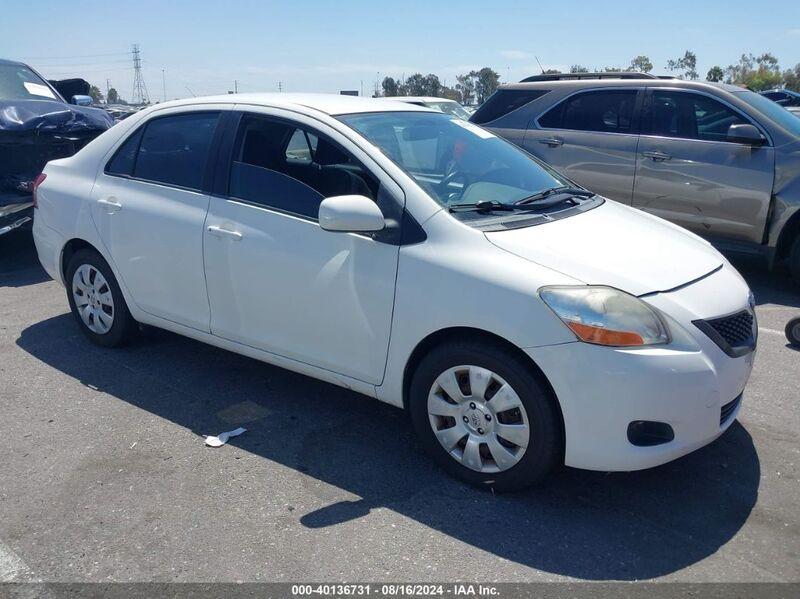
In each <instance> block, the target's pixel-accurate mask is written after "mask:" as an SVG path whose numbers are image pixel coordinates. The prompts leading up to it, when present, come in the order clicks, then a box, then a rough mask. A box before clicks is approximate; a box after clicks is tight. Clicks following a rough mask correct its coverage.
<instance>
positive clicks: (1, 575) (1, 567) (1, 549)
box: [0, 541, 30, 582]
mask: <svg viewBox="0 0 800 599" xmlns="http://www.w3.org/2000/svg"><path fill="white" fill-rule="evenodd" d="M29 575H30V570H29V569H28V566H26V565H25V562H23V561H22V560H21V559H20V557H19V556H18V555H17V554H16V553H14V552H13V551H11V549H9V548H8V547H7V546H6V545H4V544H3V542H2V541H0V582H13V581H15V580H17V579H18V578H20V577H22V576H24V577H25V578H28V576H29Z"/></svg>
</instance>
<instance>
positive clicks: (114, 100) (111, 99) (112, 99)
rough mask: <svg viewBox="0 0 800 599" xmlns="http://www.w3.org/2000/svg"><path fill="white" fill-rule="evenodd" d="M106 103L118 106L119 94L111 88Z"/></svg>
mask: <svg viewBox="0 0 800 599" xmlns="http://www.w3.org/2000/svg"><path fill="white" fill-rule="evenodd" d="M107 101H108V103H109V104H119V102H120V100H119V94H118V93H117V90H116V89H114V88H113V87H112V88H111V89H110V90H108V98H107Z"/></svg>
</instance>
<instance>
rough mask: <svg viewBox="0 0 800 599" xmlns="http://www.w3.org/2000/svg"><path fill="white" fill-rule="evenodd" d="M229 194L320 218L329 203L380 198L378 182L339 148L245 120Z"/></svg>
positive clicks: (291, 128)
mask: <svg viewBox="0 0 800 599" xmlns="http://www.w3.org/2000/svg"><path fill="white" fill-rule="evenodd" d="M228 195H230V196H231V197H233V198H239V199H242V200H246V201H248V202H252V203H254V204H260V205H262V206H267V207H270V208H276V209H278V210H281V211H284V212H290V213H293V214H297V215H300V216H305V217H308V218H313V219H316V218H317V216H318V214H319V205H320V203H321V202H322V200H323V199H325V198H329V197H333V196H340V195H363V196H367V197H369V198H372V199H373V200H374V199H376V198H377V197H378V182H377V180H376V179H375V178H374V177H373V176H372V175H371V174H369V173H368V172H367V170H366V169H365V168H364V167H363V166H362V165H361V164H360V163H359V162H358V161H357V160H356V159H355V157H353V156H352V155H350V154H349V153H348V152H346V151H345V150H344V149H342V148H341V147H340V146H339V145H338V144H335V143H333V142H332V141H330V140H328V139H327V138H325V137H321V136H319V135H316V134H315V133H313V132H311V131H309V130H306V129H304V128H301V127H297V126H295V125H292V124H290V123H287V122H285V121H280V120H272V119H269V118H264V117H256V116H245V117H244V118H243V119H242V121H241V124H240V125H239V132H238V133H237V136H236V144H235V146H234V151H233V162H232V164H231V170H230V179H229V183H228Z"/></svg>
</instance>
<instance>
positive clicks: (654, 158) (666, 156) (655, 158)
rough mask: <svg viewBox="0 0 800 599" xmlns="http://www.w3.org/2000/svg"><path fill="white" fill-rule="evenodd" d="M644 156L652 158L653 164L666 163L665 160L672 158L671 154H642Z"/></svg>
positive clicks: (656, 152)
mask: <svg viewBox="0 0 800 599" xmlns="http://www.w3.org/2000/svg"><path fill="white" fill-rule="evenodd" d="M642 156H644V157H645V158H650V159H651V160H652V161H653V162H664V161H665V160H669V159H670V158H672V156H670V155H669V154H665V153H664V152H658V151H655V152H642Z"/></svg>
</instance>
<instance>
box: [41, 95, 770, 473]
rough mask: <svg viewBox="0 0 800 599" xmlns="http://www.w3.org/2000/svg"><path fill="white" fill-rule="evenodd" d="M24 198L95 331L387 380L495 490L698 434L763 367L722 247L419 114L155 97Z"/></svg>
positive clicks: (362, 103) (307, 98)
mask: <svg viewBox="0 0 800 599" xmlns="http://www.w3.org/2000/svg"><path fill="white" fill-rule="evenodd" d="M35 199H36V210H35V211H34V212H35V219H34V236H35V240H36V246H37V249H38V254H39V259H40V260H41V262H42V264H43V265H44V267H45V269H46V270H47V272H48V273H49V274H50V275H51V276H52V277H53V278H54V279H56V280H58V281H61V282H62V283H63V284H64V285H65V287H66V290H67V298H68V300H69V305H70V307H71V309H72V311H73V313H74V315H75V320H76V322H77V325H78V326H79V327H80V328H81V330H82V331H83V332H84V333H85V334H86V336H87V337H88V338H89V339H90V340H91V341H93V342H95V343H97V344H100V345H103V346H107V347H113V346H118V345H120V344H122V343H124V342H126V341H128V340H129V339H131V337H132V336H134V334H135V333H136V331H137V330H138V327H137V323H143V324H147V325H151V326H155V327H161V328H164V329H168V330H170V331H174V332H177V333H179V334H182V335H186V336H188V337H191V338H194V339H198V340H200V341H203V342H206V343H210V344H213V345H216V346H219V347H222V348H225V349H228V350H231V351H234V352H238V353H241V354H245V355H248V356H251V357H254V358H257V359H259V360H263V361H265V362H269V363H272V364H276V365H279V366H282V367H285V368H288V369H291V370H294V371H297V372H300V373H303V374H306V375H309V376H312V377H316V378H319V379H322V380H325V381H328V382H330V383H333V384H336V385H341V386H344V387H347V388H350V389H353V390H355V391H358V392H360V393H363V394H365V395H369V396H372V397H376V398H378V399H380V400H382V401H385V402H388V403H391V404H394V405H396V406H398V407H403V408H406V409H407V410H408V411H409V412H410V415H411V420H412V422H413V426H414V428H415V429H416V431H417V433H418V434H419V437H420V439H421V443H422V445H423V446H424V447H425V448H426V449H427V450H428V451H429V452H430V454H431V455H432V456H433V458H434V459H436V460H437V461H438V462H439V463H440V464H441V465H442V466H443V467H444V468H445V469H446V470H447V471H449V472H450V473H452V474H454V475H455V476H458V477H460V478H462V479H464V480H467V481H469V482H472V483H476V484H483V485H491V486H493V487H495V488H497V489H512V488H518V487H521V486H524V485H527V484H530V483H532V482H534V481H537V480H539V479H541V478H542V477H543V476H544V475H545V474H546V473H547V472H548V471H550V470H551V469H552V468H553V467H554V466H556V465H558V464H561V463H566V464H568V465H570V466H576V467H579V468H587V469H594V470H635V469H641V468H647V467H651V466H655V465H658V464H662V463H664V462H667V461H669V460H672V459H674V458H677V457H679V456H681V455H684V454H686V453H688V452H690V451H693V450H695V449H697V448H698V447H701V446H703V445H705V444H707V443H709V442H711V441H713V440H714V439H716V438H717V437H718V436H719V435H721V434H722V433H723V432H724V431H725V430H726V429H727V428H728V427H729V426H730V425H731V423H732V422H733V421H734V419H735V418H736V415H737V413H738V411H739V409H740V405H741V401H742V397H743V391H744V387H745V384H746V383H747V380H748V377H749V375H750V371H751V367H752V364H753V355H754V351H755V341H756V331H757V326H756V322H755V316H754V311H753V299H752V294H751V293H750V291H749V289H748V287H747V285H746V284H745V282H744V281H743V279H742V278H741V277H740V276H739V274H738V273H737V272H736V270H734V269H733V268H732V267H731V265H730V264H729V263H728V262H727V261H726V260H725V259H724V258H723V257H722V256H721V255H720V254H719V253H718V252H717V251H715V250H714V249H713V248H712V247H711V246H710V245H709V244H708V243H706V242H705V241H702V240H701V239H699V238H698V237H696V236H694V235H693V234H691V233H688V232H687V231H685V230H683V229H680V228H678V227H677V226H674V225H671V224H669V223H667V222H665V221H663V220H660V219H658V218H656V217H653V216H650V215H647V214H645V213H642V212H639V211H636V210H634V209H632V208H629V207H627V206H624V205H621V204H618V203H616V202H612V201H609V200H607V199H604V198H602V197H600V196H597V195H595V194H593V193H592V192H590V191H587V190H585V189H582V188H580V187H577V186H575V185H574V184H573V183H571V182H570V181H568V180H567V179H565V178H564V177H562V176H561V175H559V174H557V173H556V172H555V171H553V170H552V169H550V168H549V167H547V166H545V165H543V164H541V163H539V162H537V161H536V160H535V159H533V158H531V157H530V156H529V155H528V154H526V153H524V152H522V151H521V150H519V149H518V148H516V147H515V146H513V145H511V144H509V143H507V142H506V141H504V140H502V139H500V138H498V137H495V136H494V135H493V134H491V133H489V132H487V131H485V130H483V129H481V128H479V127H477V126H475V125H472V124H470V123H467V122H464V121H462V120H460V119H457V118H455V117H453V116H450V115H446V114H443V113H441V112H436V111H433V110H430V109H426V108H421V107H416V106H411V105H408V104H400V103H394V102H390V101H386V100H370V99H363V98H351V97H345V96H331V95H290V94H278V95H236V96H223V97H216V98H194V99H190V100H183V101H177V102H168V103H164V104H159V105H157V106H154V107H151V108H149V109H147V110H144V111H142V112H140V113H137V114H135V115H133V116H131V117H130V118H128V119H126V120H125V121H123V122H122V123H120V124H119V125H117V126H115V127H114V128H113V129H111V130H110V131H108V132H107V133H104V134H103V135H101V136H100V137H99V138H97V139H96V140H94V141H93V142H91V143H90V144H89V145H88V146H87V147H86V148H85V149H83V150H82V151H81V152H79V153H78V154H77V155H75V156H73V157H71V158H65V159H61V160H55V161H52V162H50V163H49V164H48V165H47V167H46V168H45V170H44V174H43V175H41V176H40V177H39V179H38V180H37V181H36V192H35ZM364 459H366V456H365V457H364Z"/></svg>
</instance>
